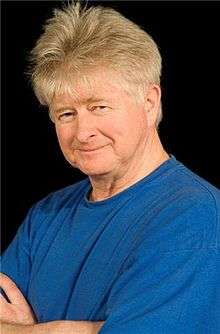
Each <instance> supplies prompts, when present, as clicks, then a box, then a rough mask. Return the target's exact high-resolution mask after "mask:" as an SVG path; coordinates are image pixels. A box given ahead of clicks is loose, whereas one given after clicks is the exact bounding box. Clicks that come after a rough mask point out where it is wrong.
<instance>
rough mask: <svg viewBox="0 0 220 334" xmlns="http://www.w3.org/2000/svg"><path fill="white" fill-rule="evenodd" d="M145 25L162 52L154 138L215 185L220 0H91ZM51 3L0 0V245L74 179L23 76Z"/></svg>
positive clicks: (217, 180)
mask: <svg viewBox="0 0 220 334" xmlns="http://www.w3.org/2000/svg"><path fill="white" fill-rule="evenodd" d="M90 3H93V4H97V3H99V4H103V5H108V6H111V7H114V8H115V9H117V10H119V11H120V12H121V13H122V14H124V15H125V16H127V17H128V18H130V19H132V20H133V21H135V22H136V23H138V24H139V25H141V26H142V27H143V28H145V29H146V31H148V32H149V33H150V34H151V35H152V36H153V38H154V39H155V41H156V42H157V43H158V45H159V47H160V51H161V54H162V57H163V79H162V91H163V114H164V119H163V121H162V123H161V126H160V136H161V139H162V142H163V144H164V146H165V148H166V149H167V150H168V152H169V153H172V154H174V155H175V156H176V158H177V159H179V160H180V161H182V162H183V163H184V164H185V165H187V166H188V167H189V168H191V169H192V170H193V171H194V172H196V173H197V174H199V175H200V176H202V177H203V178H205V179H206V180H208V181H209V182H211V183H213V184H214V185H215V186H217V187H220V176H219V174H220V173H219V170H220V164H219V112H220V108H219V95H220V93H219V78H220V52H219V42H220V38H219V32H220V23H219V20H220V3H218V2H211V1H205V2H200V1H195V2H193V1H186V2H185V1H184V2H176V1H171V2H168V1H162V2H160V1H153V2H151V1H140V2H139V1H120V2H118V1H114V2H112V1H98V2H97V1H96V2H95V1H94V2H90ZM61 4H62V3H61V2H54V1H36V2H31V1H14V2H13V1H8V2H6V1H3V2H2V13H1V14H2V101H3V103H2V233H3V235H2V250H4V249H5V247H6V246H7V245H8V243H9V242H10V241H11V239H12V237H13V236H14V234H15V232H16V230H17V228H18V226H19V225H20V224H21V222H22V220H23V218H24V217H25V215H26V213H27V210H28V209H29V208H30V206H31V205H32V204H33V203H34V202H36V201H38V200H39V199H41V198H42V197H44V196H46V195H47V194H48V193H49V192H51V191H55V190H56V189H59V188H61V187H64V186H66V185H68V184H70V183H73V182H75V181H77V180H79V179H82V178H83V177H84V175H82V174H81V173H80V172H79V171H78V170H76V169H73V168H72V167H71V166H70V165H69V164H68V163H67V162H66V161H65V160H64V158H63V156H62V153H61V152H60V149H59V146H58V143H57V140H56V136H55V132H54V128H53V124H52V123H50V121H49V118H48V115H47V111H46V110H45V109H44V108H43V107H41V106H40V105H39V103H38V101H37V99H36V98H35V96H34V94H33V92H32V90H31V87H30V84H29V83H28V81H27V79H26V77H25V74H24V72H25V70H26V66H27V55H28V52H29V50H30V49H31V48H32V47H33V46H34V43H35V41H36V40H37V38H38V37H39V35H40V33H41V32H42V24H43V23H44V21H45V19H46V18H48V17H49V16H50V15H51V13H52V8H54V7H61Z"/></svg>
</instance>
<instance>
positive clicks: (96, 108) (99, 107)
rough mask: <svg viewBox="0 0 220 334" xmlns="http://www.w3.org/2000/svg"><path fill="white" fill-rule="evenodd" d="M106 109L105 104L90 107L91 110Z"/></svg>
mask: <svg viewBox="0 0 220 334" xmlns="http://www.w3.org/2000/svg"><path fill="white" fill-rule="evenodd" d="M107 109H108V107H107V106H93V107H92V108H91V110H92V111H100V112H102V111H106V110H107Z"/></svg>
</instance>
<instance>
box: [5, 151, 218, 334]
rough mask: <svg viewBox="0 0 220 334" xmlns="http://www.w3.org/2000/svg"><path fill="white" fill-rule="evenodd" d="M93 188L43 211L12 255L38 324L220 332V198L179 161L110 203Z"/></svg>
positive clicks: (25, 228)
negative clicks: (91, 194) (92, 192)
mask: <svg viewBox="0 0 220 334" xmlns="http://www.w3.org/2000/svg"><path fill="white" fill-rule="evenodd" d="M90 190H91V185H90V182H89V179H85V180H83V181H81V182H79V183H76V184H74V185H71V186H69V187H67V188H64V189H62V190H60V191H57V192H54V193H52V194H50V195H49V196H47V197H46V198H45V199H43V200H41V201H40V202H39V203H37V204H36V205H34V206H33V207H32V208H31V210H30V211H29V213H28V215H27V217H26V219H25V221H24V223H23V224H22V225H21V227H20V228H19V230H18V232H17V235H16V236H15V238H14V240H13V242H12V243H11V245H10V246H9V247H8V249H7V250H6V252H5V253H4V255H3V258H2V271H3V272H4V273H5V274H7V275H8V276H9V277H11V278H12V279H13V280H14V281H15V283H16V284H17V286H18V287H19V288H20V289H21V291H22V292H23V294H24V296H25V297H26V299H27V300H28V301H29V303H30V304H31V306H32V308H33V310H34V312H35V314H36V316H37V319H38V321H39V322H46V321H52V320H65V319H66V320H88V321H98V320H104V321H105V324H104V326H103V327H102V329H101V331H100V333H101V334H124V333H125V334H148V333H149V334H160V333H178V334H180V333H186V334H191V333H195V334H217V333H220V256H219V233H220V232H219V226H220V225H219V220H220V219H219V216H220V214H219V213H220V191H219V190H217V189H216V188H215V187H213V186H212V185H210V184H209V183H208V182H206V181H204V180H203V179H201V178H200V177H199V176H197V175H195V174H194V173H192V172H191V171H190V170H189V169H187V168H186V167H185V166H184V165H183V164H181V163H180V162H178V161H177V160H176V159H175V158H174V157H171V158H170V159H169V160H167V161H166V162H165V163H163V164H162V165H161V166H160V167H159V168H157V169H156V170H155V171H154V172H152V173H151V174H150V175H148V176H146V177H145V178H143V179H142V180H140V181H139V182H137V183H136V184H134V185H132V186H131V187H129V188H128V189H126V190H124V191H122V192H121V193H119V194H117V195H115V196H113V197H111V198H109V199H106V200H103V201H98V202H91V201H89V200H88V193H89V192H90Z"/></svg>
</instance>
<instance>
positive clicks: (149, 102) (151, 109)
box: [145, 84, 161, 127]
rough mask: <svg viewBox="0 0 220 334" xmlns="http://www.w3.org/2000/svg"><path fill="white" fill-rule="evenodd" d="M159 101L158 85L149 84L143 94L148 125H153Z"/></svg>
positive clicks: (158, 108)
mask: <svg viewBox="0 0 220 334" xmlns="http://www.w3.org/2000/svg"><path fill="white" fill-rule="evenodd" d="M160 102H161V88H160V86H159V85H155V84H152V85H149V86H148V87H147V91H146V95H145V110H146V112H147V119H148V125H149V126H155V127H156V123H157V117H158V113H159V110H160Z"/></svg>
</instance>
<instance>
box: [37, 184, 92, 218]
mask: <svg viewBox="0 0 220 334" xmlns="http://www.w3.org/2000/svg"><path fill="white" fill-rule="evenodd" d="M88 188H89V180H88V178H86V179H84V180H82V181H79V182H77V183H74V184H72V185H69V186H67V187H65V188H62V189H59V190H57V191H54V192H51V193H49V194H48V195H47V196H46V197H44V198H43V199H41V200H40V201H39V202H37V203H36V204H35V205H34V210H38V211H39V210H40V211H41V212H42V213H47V214H48V213H49V212H52V211H56V210H60V209H64V208H68V207H71V206H72V205H73V204H74V202H75V201H77V200H79V198H80V199H81V198H82V197H83V196H85V195H86V192H87V190H88Z"/></svg>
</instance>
